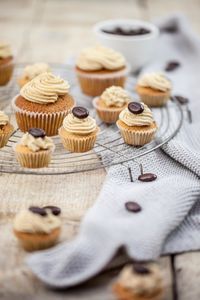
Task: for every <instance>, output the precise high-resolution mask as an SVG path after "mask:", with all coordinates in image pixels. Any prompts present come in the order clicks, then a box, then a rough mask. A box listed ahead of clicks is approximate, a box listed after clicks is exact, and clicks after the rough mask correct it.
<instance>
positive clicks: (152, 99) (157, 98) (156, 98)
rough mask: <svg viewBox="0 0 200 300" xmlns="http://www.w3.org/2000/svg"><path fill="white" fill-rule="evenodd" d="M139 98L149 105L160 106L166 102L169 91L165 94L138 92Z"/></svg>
mask: <svg viewBox="0 0 200 300" xmlns="http://www.w3.org/2000/svg"><path fill="white" fill-rule="evenodd" d="M138 94H139V96H140V100H141V101H142V102H144V103H145V104H146V105H148V106H150V107H160V106H163V105H165V104H166V102H167V101H168V100H169V98H170V93H169V94H165V95H146V94H142V93H138Z"/></svg>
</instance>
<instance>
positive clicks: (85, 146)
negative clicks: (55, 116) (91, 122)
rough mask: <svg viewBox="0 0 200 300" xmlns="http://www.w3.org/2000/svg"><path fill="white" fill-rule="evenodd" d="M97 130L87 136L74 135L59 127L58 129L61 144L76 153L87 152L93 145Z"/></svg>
mask: <svg viewBox="0 0 200 300" xmlns="http://www.w3.org/2000/svg"><path fill="white" fill-rule="evenodd" d="M98 131H99V130H98ZM98 131H97V132H96V133H94V134H91V135H89V136H75V135H71V134H67V133H66V131H65V129H64V128H63V127H61V128H60V129H59V136H60V138H61V141H62V143H63V146H64V147H65V149H67V150H68V151H70V152H77V153H78V152H87V151H89V150H91V149H92V148H93V147H94V144H95V142H96V138H97V133H98Z"/></svg>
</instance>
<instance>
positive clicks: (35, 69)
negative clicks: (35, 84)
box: [18, 63, 51, 88]
mask: <svg viewBox="0 0 200 300" xmlns="http://www.w3.org/2000/svg"><path fill="white" fill-rule="evenodd" d="M45 72H51V69H50V67H49V65H48V64H45V63H36V64H33V65H28V66H26V67H25V68H24V70H23V73H22V75H21V77H20V78H19V79H18V84H19V86H20V87H21V88H22V87H23V86H24V85H25V84H26V83H27V82H29V81H31V80H32V79H33V78H35V77H36V76H38V75H40V74H42V73H45Z"/></svg>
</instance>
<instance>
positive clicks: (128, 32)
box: [102, 26, 151, 36]
mask: <svg viewBox="0 0 200 300" xmlns="http://www.w3.org/2000/svg"><path fill="white" fill-rule="evenodd" d="M102 31H103V32H105V33H108V34H115V35H124V36H134V35H143V34H148V33H150V32H151V31H150V30H149V29H147V28H145V27H138V28H128V29H127V28H123V27H120V26H117V27H114V28H113V29H102Z"/></svg>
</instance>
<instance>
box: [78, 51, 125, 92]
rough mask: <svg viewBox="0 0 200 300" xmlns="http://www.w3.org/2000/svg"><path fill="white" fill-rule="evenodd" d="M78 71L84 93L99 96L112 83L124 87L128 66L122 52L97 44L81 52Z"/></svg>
mask: <svg viewBox="0 0 200 300" xmlns="http://www.w3.org/2000/svg"><path fill="white" fill-rule="evenodd" d="M76 73H77V76H78V79H79V83H80V86H81V89H82V91H83V93H85V94H87V95H89V96H99V95H101V94H102V93H103V91H104V90H105V89H106V88H108V87H110V86H112V85H116V86H121V87H123V86H124V84H125V80H126V75H127V73H128V68H127V66H126V61H125V58H124V57H123V56H122V54H120V53H118V52H116V51H115V50H112V49H110V48H106V47H103V46H95V47H91V48H86V49H84V50H83V51H82V52H81V53H80V56H79V57H78V60H77V62H76Z"/></svg>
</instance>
